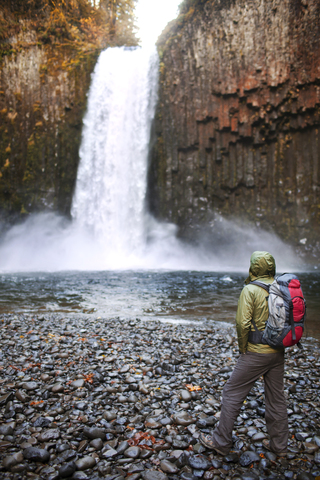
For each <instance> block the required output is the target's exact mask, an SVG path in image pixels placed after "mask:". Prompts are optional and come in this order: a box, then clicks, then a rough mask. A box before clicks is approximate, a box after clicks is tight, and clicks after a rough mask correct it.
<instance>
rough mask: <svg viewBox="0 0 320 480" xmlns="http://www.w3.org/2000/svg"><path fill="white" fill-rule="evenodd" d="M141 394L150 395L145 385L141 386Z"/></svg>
mask: <svg viewBox="0 0 320 480" xmlns="http://www.w3.org/2000/svg"><path fill="white" fill-rule="evenodd" d="M139 392H141V393H143V394H144V395H148V393H149V390H148V388H147V387H146V386H145V385H144V384H141V385H140V384H139Z"/></svg>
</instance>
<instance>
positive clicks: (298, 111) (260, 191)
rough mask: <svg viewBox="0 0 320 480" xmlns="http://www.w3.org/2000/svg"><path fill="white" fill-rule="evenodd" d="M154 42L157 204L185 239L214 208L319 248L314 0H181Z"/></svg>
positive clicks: (319, 99) (319, 49) (319, 67)
mask: <svg viewBox="0 0 320 480" xmlns="http://www.w3.org/2000/svg"><path fill="white" fill-rule="evenodd" d="M158 47H159V52H160V57H161V73H160V91H159V104H158V110H157V116H156V121H155V138H154V147H153V151H152V155H151V164H150V185H151V191H152V194H150V205H151V209H152V211H153V212H154V213H155V214H156V215H158V216H159V217H161V218H164V219H169V220H172V221H174V222H175V223H177V224H178V225H179V226H180V232H181V235H185V236H190V232H191V231H192V230H194V229H195V228H196V227H197V226H198V225H201V224H204V223H208V222H210V220H211V219H212V212H214V211H218V212H220V213H222V214H223V215H227V216H234V217H237V218H238V219H239V218H241V219H242V220H243V219H247V220H251V221H254V222H255V223H256V224H258V225H261V226H264V227H267V228H272V229H274V230H276V231H277V232H278V233H280V235H281V236H282V237H283V238H284V239H290V238H294V239H295V241H297V243H298V244H299V241H300V240H302V244H304V243H306V245H307V244H309V243H311V244H313V246H315V245H316V243H317V239H318V238H319V233H320V222H319V220H320V198H319V185H320V132H319V126H320V3H319V1H318V0H247V1H244V0H207V1H206V0H193V1H189V2H188V1H187V2H185V6H184V13H183V14H181V15H180V17H179V18H178V19H177V21H175V22H174V23H173V24H171V26H170V28H168V29H167V31H165V32H164V33H163V35H162V37H161V38H160V40H159V42H158ZM305 239H307V240H305ZM318 246H319V243H318Z"/></svg>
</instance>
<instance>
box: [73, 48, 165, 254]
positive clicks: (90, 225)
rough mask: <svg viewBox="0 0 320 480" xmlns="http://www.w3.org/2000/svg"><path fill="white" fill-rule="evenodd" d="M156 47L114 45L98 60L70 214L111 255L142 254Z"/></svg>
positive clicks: (154, 92) (155, 87) (156, 77)
mask: <svg viewBox="0 0 320 480" xmlns="http://www.w3.org/2000/svg"><path fill="white" fill-rule="evenodd" d="M157 85H158V55H157V52H156V49H155V48H154V49H153V50H152V51H150V50H149V49H145V48H136V49H132V48H126V47H121V48H110V49H108V50H105V51H104V52H103V53H102V54H101V55H100V58H99V60H98V63H97V65H96V68H95V71H94V76H93V80H92V84H91V88H90V93H89V98H88V111H87V114H86V116H85V119H84V128H83V139H82V145H81V149H80V165H79V169H78V176H77V184H76V191H75V195H74V199H73V203H72V210H71V214H72V217H73V219H74V221H75V222H76V223H77V224H78V225H80V226H81V227H84V228H86V229H87V230H88V231H91V232H92V233H93V236H94V237H95V238H96V239H98V240H100V241H101V242H103V243H104V245H105V246H106V248H107V249H108V250H109V251H112V252H113V254H115V255H117V254H123V255H125V256H127V255H128V254H132V253H139V252H141V250H142V248H143V247H144V245H145V241H146V224H145V220H146V212H145V197H146V187H147V158H148V148H149V140H150V128H151V122H152V119H153V116H154V111H155V105H156V100H157Z"/></svg>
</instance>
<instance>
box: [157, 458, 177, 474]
mask: <svg viewBox="0 0 320 480" xmlns="http://www.w3.org/2000/svg"><path fill="white" fill-rule="evenodd" d="M160 468H161V470H162V471H163V472H166V473H177V472H179V468H178V467H177V466H176V465H174V464H173V463H171V462H169V460H161V462H160Z"/></svg>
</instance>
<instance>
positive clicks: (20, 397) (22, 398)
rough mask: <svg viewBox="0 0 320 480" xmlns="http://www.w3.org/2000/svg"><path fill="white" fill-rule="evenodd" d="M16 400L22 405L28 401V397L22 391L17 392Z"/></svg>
mask: <svg viewBox="0 0 320 480" xmlns="http://www.w3.org/2000/svg"><path fill="white" fill-rule="evenodd" d="M16 398H17V399H18V400H19V402H22V403H25V402H26V401H27V396H26V395H25V394H24V393H23V392H22V391H21V390H17V391H16Z"/></svg>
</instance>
